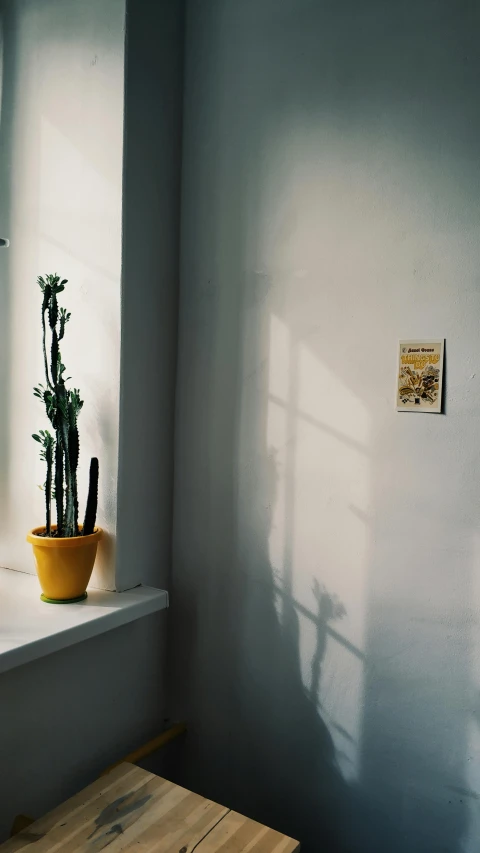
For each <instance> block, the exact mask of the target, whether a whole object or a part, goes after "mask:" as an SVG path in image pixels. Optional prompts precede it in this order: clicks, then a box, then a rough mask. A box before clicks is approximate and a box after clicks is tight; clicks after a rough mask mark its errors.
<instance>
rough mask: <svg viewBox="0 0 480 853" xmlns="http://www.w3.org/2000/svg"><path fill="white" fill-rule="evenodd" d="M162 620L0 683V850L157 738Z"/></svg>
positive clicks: (101, 639) (129, 628)
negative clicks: (0, 844)
mask: <svg viewBox="0 0 480 853" xmlns="http://www.w3.org/2000/svg"><path fill="white" fill-rule="evenodd" d="M165 625H166V621H165V614H162V613H160V614H157V615H154V616H149V617H147V618H145V619H140V620H139V621H137V622H132V623H131V624H129V625H125V626H124V627H123V628H118V629H116V630H114V631H110V632H108V633H107V634H102V636H100V637H95V638H94V639H91V640H87V641H86V642H83V643H79V644H78V645H76V646H71V647H70V648H68V649H64V650H63V651H61V652H57V653H56V654H53V655H49V656H48V657H46V658H42V659H41V660H37V661H34V662H33V663H31V664H27V665H26V666H22V667H19V668H18V669H14V670H12V671H11V672H7V673H5V674H3V675H2V676H1V678H0V695H1V702H0V768H1V785H0V787H1V793H2V796H1V798H0V841H3V840H5V838H7V837H8V834H9V832H10V828H11V825H12V821H13V819H14V817H15V815H17V814H27V815H30V816H31V817H41V815H43V814H45V813H46V812H47V811H48V810H49V809H51V808H53V807H54V806H56V805H58V804H59V803H61V802H62V801H63V800H65V799H66V798H67V797H70V796H72V795H73V794H75V793H76V792H77V791H79V790H81V788H83V787H84V786H85V785H87V784H89V783H90V782H93V780H94V779H96V778H97V776H98V775H99V773H100V772H101V771H102V770H104V769H105V768H106V767H108V765H109V764H112V763H113V762H114V761H117V760H119V759H120V758H123V756H124V755H126V754H127V753H128V752H130V751H131V750H132V749H135V748H136V747H137V746H140V745H141V744H142V743H145V742H146V741H147V740H149V739H150V738H152V737H154V736H155V735H156V734H158V733H159V732H160V731H161V730H162V728H163V714H164V700H165V696H164V693H163V690H162V685H161V682H160V681H159V679H158V676H157V674H158V672H161V668H162V665H163V650H164V648H165Z"/></svg>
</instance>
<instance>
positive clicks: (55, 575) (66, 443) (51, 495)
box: [27, 274, 102, 604]
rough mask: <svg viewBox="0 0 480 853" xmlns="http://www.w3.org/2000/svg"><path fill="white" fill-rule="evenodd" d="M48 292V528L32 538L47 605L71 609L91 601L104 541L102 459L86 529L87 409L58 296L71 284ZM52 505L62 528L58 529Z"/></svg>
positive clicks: (56, 281) (50, 284)
mask: <svg viewBox="0 0 480 853" xmlns="http://www.w3.org/2000/svg"><path fill="white" fill-rule="evenodd" d="M38 284H39V286H40V290H41V292H42V337H43V361H44V368H45V385H43V384H39V385H38V386H37V387H36V388H34V391H33V393H34V395H35V397H38V399H40V400H41V401H42V402H43V404H44V405H45V410H46V414H47V418H48V420H49V421H50V424H51V427H52V431H53V434H52V433H50V432H49V431H48V430H40V431H39V432H38V433H36V434H35V435H34V436H33V438H34V440H35V441H37V442H38V443H39V444H40V445H41V450H40V457H41V459H42V461H43V462H44V463H45V467H46V477H45V485H44V486H43V489H44V492H45V524H44V525H43V526H42V527H35V528H34V529H33V530H31V531H30V532H29V534H28V536H27V540H28V542H30V543H31V544H32V546H33V553H34V557H35V563H36V568H37V574H38V578H39V581H40V586H41V587H42V591H43V593H42V596H41V598H42V600H43V601H48V602H54V603H62V604H65V603H71V602H73V601H81V600H83V599H84V598H86V597H87V592H86V589H87V586H88V582H89V580H90V577H91V574H92V571H93V566H94V563H95V557H96V553H97V544H98V542H99V540H100V537H101V535H102V531H101V529H100V528H98V527H95V520H96V513H97V496H98V459H95V458H94V459H92V460H91V463H90V482H89V489H88V498H87V505H86V510H85V518H84V522H83V525H80V524H79V523H78V513H79V508H78V492H77V467H78V457H79V449H80V443H79V437H78V425H77V420H78V416H79V414H80V412H81V409H82V406H83V400H81V399H80V391H79V389H78V388H73V389H70V388H67V385H66V382H68V379H69V378H70V377H68V378H67V379H65V365H64V364H63V362H62V357H61V354H60V342H61V341H62V339H63V337H64V335H65V328H66V326H67V323H68V322H69V320H70V314H69V313H68V312H67V311H66V309H65V308H60V306H59V304H58V296H59V294H60V293H62V292H63V291H64V289H65V285H66V284H67V280H66V279H62V280H60V276H58V275H56V274H55V275H46V276H45V277H43V276H39V278H38ZM52 503H54V504H55V510H56V524H53V523H52Z"/></svg>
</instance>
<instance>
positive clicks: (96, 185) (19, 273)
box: [0, 0, 125, 588]
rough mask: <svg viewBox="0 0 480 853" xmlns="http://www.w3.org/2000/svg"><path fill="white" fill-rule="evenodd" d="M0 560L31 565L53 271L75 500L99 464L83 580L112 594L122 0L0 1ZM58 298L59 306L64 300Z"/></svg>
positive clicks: (38, 513) (38, 514)
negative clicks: (44, 333) (37, 394)
mask: <svg viewBox="0 0 480 853" xmlns="http://www.w3.org/2000/svg"><path fill="white" fill-rule="evenodd" d="M3 8H4V14H3V25H4V57H3V92H2V118H1V133H2V165H1V169H2V180H1V186H2V198H1V202H0V223H1V228H0V230H1V231H2V234H3V233H5V234H6V235H7V236H9V237H10V239H11V248H10V249H9V250H4V251H3V253H2V255H1V257H0V265H1V266H0V287H1V289H2V293H1V297H2V304H3V307H4V310H3V311H2V314H3V316H2V326H5V329H4V342H3V345H2V362H3V363H2V372H1V374H0V382H1V386H0V387H1V397H2V410H3V414H2V421H1V424H0V430H1V434H0V445H1V450H0V457H1V458H0V474H1V506H2V513H1V516H0V565H6V566H9V567H11V568H14V569H19V570H21V571H33V570H34V567H33V560H32V556H31V553H30V550H29V546H27V545H26V543H25V541H24V540H25V535H26V532H27V530H28V529H29V528H31V527H33V526H35V525H37V524H41V523H42V521H43V518H44V507H43V495H42V493H41V491H40V490H39V489H38V488H37V484H40V483H43V481H44V471H43V466H42V464H41V463H40V461H39V460H38V446H36V445H35V442H33V441H32V439H31V437H30V436H31V434H32V432H36V431H37V430H38V429H39V428H45V427H47V426H48V422H47V421H46V418H45V415H44V413H43V411H42V407H41V405H40V403H39V401H38V400H35V399H34V398H33V396H32V390H31V389H32V387H33V385H34V384H37V383H38V382H40V381H42V379H43V368H42V350H41V325H40V305H41V300H40V291H39V289H38V286H37V284H36V278H37V276H38V275H39V274H43V273H45V272H55V271H58V272H59V273H61V274H62V275H63V276H64V277H65V278H67V279H69V284H68V285H67V289H66V291H65V293H64V294H62V304H64V305H66V306H67V307H68V309H69V310H71V312H72V319H71V322H70V324H69V326H68V327H67V334H66V338H65V344H64V346H63V347H62V355H63V358H64V362H65V364H66V365H67V368H68V374H67V375H69V374H71V376H72V382H73V383H75V385H74V387H79V388H80V390H81V392H82V396H83V399H84V401H85V405H84V409H83V411H82V414H81V417H80V420H79V429H80V441H81V456H80V465H79V475H78V476H79V494H80V506H81V507H82V510H81V511H83V507H84V505H85V497H86V490H87V485H88V466H89V460H90V457H91V456H92V455H96V456H98V457H99V459H100V492H99V513H98V521H99V524H100V525H101V526H102V527H104V528H105V530H106V532H107V534H108V536H107V537H106V538H105V541H104V542H103V544H102V546H101V548H100V554H99V558H98V559H97V565H96V569H95V574H94V579H93V582H94V583H95V584H96V585H99V586H106V587H110V588H113V587H114V584H115V578H114V553H113V551H114V548H113V539H114V535H115V529H116V495H117V457H118V424H119V413H118V407H119V384H120V271H121V252H122V246H121V221H122V156H123V129H124V127H123V88H124V82H123V81H124V23H125V2H124V0H101V2H99V0H82V2H81V3H79V2H77V0H9V2H6V3H4V6H3ZM63 297H64V298H63Z"/></svg>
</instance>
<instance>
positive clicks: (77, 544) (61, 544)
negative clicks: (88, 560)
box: [27, 524, 103, 548]
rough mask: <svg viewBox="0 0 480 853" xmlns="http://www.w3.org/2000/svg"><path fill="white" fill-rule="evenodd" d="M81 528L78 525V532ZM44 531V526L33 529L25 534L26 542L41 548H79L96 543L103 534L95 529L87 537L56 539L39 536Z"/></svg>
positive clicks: (100, 529) (80, 525) (54, 527)
mask: <svg viewBox="0 0 480 853" xmlns="http://www.w3.org/2000/svg"><path fill="white" fill-rule="evenodd" d="M56 527H57V525H56V524H52V530H55V529H56ZM82 527H83V525H82V524H79V528H80V530H81V529H82ZM44 530H45V525H44V524H42V525H40V527H33V528H32V530H29V531H28V533H27V542H30V543H31V544H32V545H37V546H40V547H43V548H81V547H82V546H84V545H93V543H94V542H98V541H99V540H100V539H101V538H102V534H103V530H102V528H101V527H95V530H94V531H93V533H89V535H88V536H67V537H65V538H61V539H57V538H56V537H55V536H40V535H39V534H40V533H42V532H43V531H44Z"/></svg>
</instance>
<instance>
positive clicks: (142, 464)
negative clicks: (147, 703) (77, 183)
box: [117, 0, 184, 589]
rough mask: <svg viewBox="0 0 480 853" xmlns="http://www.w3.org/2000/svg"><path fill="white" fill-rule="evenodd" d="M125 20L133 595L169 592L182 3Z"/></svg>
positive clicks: (133, 5)
mask: <svg viewBox="0 0 480 853" xmlns="http://www.w3.org/2000/svg"><path fill="white" fill-rule="evenodd" d="M126 21H127V24H126V27H127V30H126V72H125V135H124V182H123V249H122V324H121V325H122V353H121V376H122V378H121V401H120V466H119V489H118V550H117V586H118V588H119V589H128V587H129V586H132V584H135V583H138V582H139V581H141V582H142V583H144V584H150V585H152V586H160V587H165V588H166V587H167V584H168V574H169V566H170V562H171V526H172V478H173V421H174V398H175V363H176V335H177V324H178V258H179V218H180V167H181V118H182V70H183V27H184V16H183V4H182V3H177V2H175V3H171V2H164V0H159V2H158V3H152V2H150V0H131V2H130V0H128V2H127V18H126ZM132 530H134V531H135V535H132V532H131V531H132ZM139 541H141V543H142V546H141V547H142V551H141V554H140V555H139V553H138V547H139Z"/></svg>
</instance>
